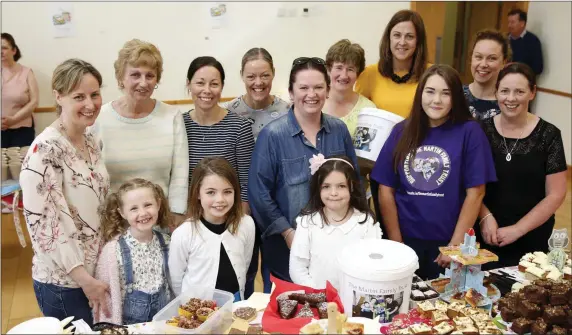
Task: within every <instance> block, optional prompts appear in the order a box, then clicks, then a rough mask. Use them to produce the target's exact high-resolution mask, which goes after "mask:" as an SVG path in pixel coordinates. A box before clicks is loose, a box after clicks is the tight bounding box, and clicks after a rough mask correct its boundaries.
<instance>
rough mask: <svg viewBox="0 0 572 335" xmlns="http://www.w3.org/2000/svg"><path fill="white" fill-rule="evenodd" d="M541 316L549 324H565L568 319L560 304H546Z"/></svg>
mask: <svg viewBox="0 0 572 335" xmlns="http://www.w3.org/2000/svg"><path fill="white" fill-rule="evenodd" d="M542 318H543V319H544V320H546V322H547V323H549V324H551V325H565V324H566V323H567V321H568V320H567V315H566V312H564V308H562V306H547V307H546V308H545V309H544V314H543V315H542Z"/></svg>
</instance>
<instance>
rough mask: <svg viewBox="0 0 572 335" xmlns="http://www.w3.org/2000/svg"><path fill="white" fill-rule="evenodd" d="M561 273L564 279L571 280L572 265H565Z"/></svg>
mask: <svg viewBox="0 0 572 335" xmlns="http://www.w3.org/2000/svg"><path fill="white" fill-rule="evenodd" d="M562 273H563V274H564V279H566V280H571V279H572V267H570V266H566V267H564V269H562Z"/></svg>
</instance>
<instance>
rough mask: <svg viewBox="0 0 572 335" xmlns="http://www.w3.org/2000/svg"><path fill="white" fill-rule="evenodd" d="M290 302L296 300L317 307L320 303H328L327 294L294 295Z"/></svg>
mask: <svg viewBox="0 0 572 335" xmlns="http://www.w3.org/2000/svg"><path fill="white" fill-rule="evenodd" d="M289 299H290V300H296V301H298V302H299V303H301V304H305V303H309V304H310V306H312V307H316V305H317V304H318V303H319V302H326V294H325V293H323V292H320V293H292V294H290V296H289Z"/></svg>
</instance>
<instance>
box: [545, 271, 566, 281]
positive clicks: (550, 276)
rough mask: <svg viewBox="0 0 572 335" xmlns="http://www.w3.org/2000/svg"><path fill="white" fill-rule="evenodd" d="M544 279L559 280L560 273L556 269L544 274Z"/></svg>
mask: <svg viewBox="0 0 572 335" xmlns="http://www.w3.org/2000/svg"><path fill="white" fill-rule="evenodd" d="M544 277H545V278H546V279H552V280H560V278H562V272H560V271H558V269H556V270H552V271H550V272H548V273H547V274H545V275H544Z"/></svg>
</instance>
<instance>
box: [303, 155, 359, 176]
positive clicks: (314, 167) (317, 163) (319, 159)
mask: <svg viewBox="0 0 572 335" xmlns="http://www.w3.org/2000/svg"><path fill="white" fill-rule="evenodd" d="M327 161H340V162H344V163H346V164H348V165H349V166H351V167H352V169H353V168H354V166H353V165H352V164H351V163H350V162H348V161H347V160H345V159H341V158H328V159H326V158H325V157H324V155H322V154H318V155H313V157H312V158H310V174H311V175H312V176H313V175H314V173H316V171H318V169H319V168H320V167H321V166H322V164H324V163H325V162H327ZM354 170H355V169H354Z"/></svg>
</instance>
